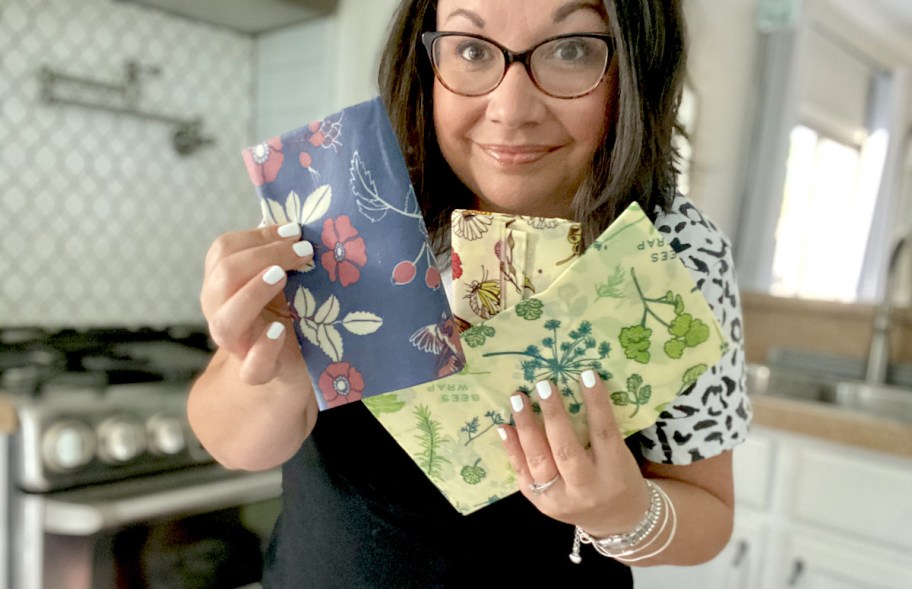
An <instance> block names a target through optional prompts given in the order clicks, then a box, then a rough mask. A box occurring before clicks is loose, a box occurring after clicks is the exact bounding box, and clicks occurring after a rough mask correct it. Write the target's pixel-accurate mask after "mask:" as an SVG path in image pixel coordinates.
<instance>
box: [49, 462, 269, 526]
mask: <svg viewBox="0 0 912 589" xmlns="http://www.w3.org/2000/svg"><path fill="white" fill-rule="evenodd" d="M281 494H282V473H281V470H278V469H275V470H269V471H264V472H244V473H228V472H226V473H225V476H223V477H220V478H216V479H215V480H208V481H199V482H196V483H193V484H185V485H184V486H176V487H172V488H166V489H159V490H153V491H151V492H138V493H135V494H132V495H126V496H122V497H116V498H105V497H100V498H97V499H91V498H89V497H85V498H73V497H71V498H66V497H60V498H57V497H54V496H52V495H49V496H46V497H45V499H44V501H43V503H44V530H45V532H48V533H52V534H60V535H65V536H91V535H93V534H96V533H98V532H101V531H104V530H111V529H115V528H119V527H123V526H126V525H129V524H135V523H141V522H147V521H150V520H156V519H161V518H167V517H172V516H177V515H185V514H194V513H207V512H210V511H217V510H219V509H225V508H228V507H235V506H240V505H246V504H250V503H257V502H259V501H266V500H269V499H274V498H276V497H279V496H280V495H281Z"/></svg>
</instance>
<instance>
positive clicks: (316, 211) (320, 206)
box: [299, 184, 332, 225]
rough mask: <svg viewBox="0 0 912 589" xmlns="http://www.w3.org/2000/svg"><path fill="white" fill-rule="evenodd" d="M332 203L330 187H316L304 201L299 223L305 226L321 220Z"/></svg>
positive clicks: (326, 185) (327, 185) (325, 185)
mask: <svg viewBox="0 0 912 589" xmlns="http://www.w3.org/2000/svg"><path fill="white" fill-rule="evenodd" d="M331 202H332V187H331V186H330V185H329V184H324V185H323V186H319V187H317V189H316V190H314V191H313V192H311V193H310V195H308V197H307V198H306V199H304V205H303V206H302V207H301V216H300V217H299V218H300V223H301V225H307V224H309V223H313V222H314V221H316V220H318V219H319V218H321V217H322V216H323V215H325V214H326V211H328V210H329V205H330V203H331Z"/></svg>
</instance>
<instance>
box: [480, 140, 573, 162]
mask: <svg viewBox="0 0 912 589" xmlns="http://www.w3.org/2000/svg"><path fill="white" fill-rule="evenodd" d="M479 147H481V149H482V151H484V152H485V153H486V154H488V155H489V156H490V157H491V158H492V159H493V160H495V161H496V162H498V163H500V164H508V165H516V164H530V163H532V162H537V161H538V160H540V159H542V158H543V157H545V156H546V155H548V154H549V153H551V152H552V151H554V150H556V149H557V147H554V146H552V145H499V144H491V143H480V144H479Z"/></svg>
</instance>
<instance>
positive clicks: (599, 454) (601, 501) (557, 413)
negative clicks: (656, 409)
mask: <svg viewBox="0 0 912 589" xmlns="http://www.w3.org/2000/svg"><path fill="white" fill-rule="evenodd" d="M587 377H588V380H589V381H590V382H592V386H586V384H585V382H586V381H587ZM580 389H581V390H582V394H583V402H584V405H585V407H586V411H587V414H588V420H589V432H590V444H589V447H586V446H584V445H583V444H582V443H580V440H579V438H578V437H577V435H576V432H575V430H574V429H573V425H572V424H571V422H570V416H569V415H568V414H567V411H566V409H565V408H564V403H563V401H562V399H561V395H560V392H559V391H557V390H556V389H555V387H554V385H552V384H551V383H550V382H548V381H542V382H540V383H538V385H537V386H536V391H537V396H538V399H539V405H540V407H541V413H542V415H543V417H544V427H542V425H541V424H540V422H539V420H538V419H537V418H536V417H535V415H534V413H533V411H532V407H531V399H530V398H529V397H527V396H526V395H524V394H522V393H517V394H516V395H514V396H513V397H511V399H510V401H511V404H512V405H513V417H514V420H515V423H516V427H515V429H514V428H510V427H503V431H504V432H505V433H506V436H507V437H506V440H504V445H505V446H506V449H507V452H508V453H509V455H510V463H511V465H512V466H513V469H514V470H515V471H516V473H517V476H518V479H519V483H520V490H521V491H522V493H523V495H525V496H526V498H527V499H528V500H529V501H531V502H532V503H533V504H534V505H535V507H537V508H538V510H539V511H541V512H542V513H544V514H545V515H548V516H550V517H552V518H554V519H557V520H560V521H563V522H566V523H570V524H575V525H578V526H580V527H582V528H583V529H584V530H586V531H587V532H589V533H590V534H592V535H593V536H595V537H605V536H609V535H612V534H621V533H625V532H628V531H630V530H631V529H632V528H634V527H635V526H636V525H637V523H638V522H639V521H640V520H641V519H642V517H643V514H644V513H646V511H647V509H648V508H649V491H648V490H647V488H646V484H645V482H644V480H643V476H642V474H641V473H640V468H639V466H638V465H637V461H636V459H635V458H634V457H633V454H631V452H630V450H629V449H628V448H627V446H626V444H625V443H624V437H623V436H622V435H621V432H620V430H619V429H618V425H617V422H616V421H615V419H614V412H613V409H612V403H611V397H610V396H609V395H608V393H607V392H606V390H605V385H604V383H603V382H602V380H601V379H600V378H599V377H598V376H597V375H596V374H595V373H594V372H590V374H584V377H583V378H581V382H580ZM555 477H557V480H556V481H555V482H554V484H552V485H550V486H548V488H547V489H545V490H543V491H539V492H535V491H533V487H532V485H533V484H538V485H542V484H544V483H547V482H548V481H551V480H552V479H554V478H555Z"/></svg>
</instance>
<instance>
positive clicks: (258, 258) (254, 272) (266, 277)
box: [200, 223, 313, 385]
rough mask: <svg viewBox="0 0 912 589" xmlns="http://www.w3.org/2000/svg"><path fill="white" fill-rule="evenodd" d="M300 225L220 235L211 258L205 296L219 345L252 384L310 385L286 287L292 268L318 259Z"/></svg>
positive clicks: (202, 298)
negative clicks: (287, 274) (295, 336)
mask: <svg viewBox="0 0 912 589" xmlns="http://www.w3.org/2000/svg"><path fill="white" fill-rule="evenodd" d="M300 238H301V227H300V226H299V225H298V224H297V223H288V224H286V225H281V226H278V225H266V226H263V227H260V228H257V229H253V230H247V231H237V232H232V233H225V234H223V235H221V236H219V237H218V238H217V239H216V240H215V241H214V242H213V244H212V246H211V247H210V248H209V252H208V254H207V255H206V268H205V276H204V279H203V288H202V292H201V293H200V302H201V304H202V309H203V314H204V315H205V317H206V320H207V322H208V324H209V332H210V335H211V336H212V339H213V341H214V342H215V343H216V345H218V346H219V348H220V349H221V350H224V351H225V352H228V353H229V354H231V355H232V356H234V358H235V360H236V361H237V365H238V366H239V369H238V377H239V378H240V379H241V381H243V382H244V383H246V384H249V385H260V384H265V383H268V382H271V381H273V380H276V379H277V380H279V381H283V382H287V383H302V382H303V383H307V382H309V376H308V374H307V366H306V365H305V363H304V360H303V358H302V357H301V352H300V350H299V349H298V346H297V342H296V341H295V338H294V334H293V333H292V334H291V335H289V331H290V330H291V328H292V323H291V321H292V317H291V312H290V311H289V309H288V305H287V304H286V302H285V297H284V295H283V293H282V289H283V288H284V286H285V283H286V281H287V276H286V272H287V271H288V270H298V269H301V268H303V267H304V266H305V265H307V264H308V263H309V262H310V261H311V260H312V259H313V246H312V245H311V244H310V243H309V242H307V241H300Z"/></svg>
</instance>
